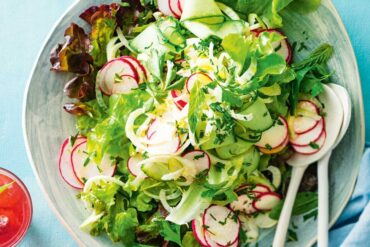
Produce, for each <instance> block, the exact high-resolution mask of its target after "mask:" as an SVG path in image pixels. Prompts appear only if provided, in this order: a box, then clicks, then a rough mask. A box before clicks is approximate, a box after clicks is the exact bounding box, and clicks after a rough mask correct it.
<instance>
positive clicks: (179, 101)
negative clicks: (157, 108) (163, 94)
mask: <svg viewBox="0 0 370 247" xmlns="http://www.w3.org/2000/svg"><path fill="white" fill-rule="evenodd" d="M171 96H172V99H173V101H174V102H175V104H176V106H177V108H179V110H182V109H184V107H185V106H186V105H187V104H188V101H187V99H186V97H184V96H185V95H183V94H181V91H180V90H171Z"/></svg>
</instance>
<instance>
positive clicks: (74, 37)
mask: <svg viewBox="0 0 370 247" xmlns="http://www.w3.org/2000/svg"><path fill="white" fill-rule="evenodd" d="M64 37H65V40H66V42H65V43H64V44H58V45H57V46H56V47H55V48H54V49H53V51H52V52H51V55H50V63H51V65H52V67H51V69H52V70H54V71H61V72H72V73H76V74H81V75H87V74H89V73H90V71H91V68H90V65H91V64H92V62H93V58H92V57H91V56H90V54H89V46H90V40H89V37H88V36H87V35H86V33H85V31H84V30H83V29H82V28H81V27H79V26H78V25H77V24H75V23H72V24H71V25H70V26H69V27H68V28H67V29H66V31H65V33H64Z"/></svg>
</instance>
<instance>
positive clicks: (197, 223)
mask: <svg viewBox="0 0 370 247" xmlns="http://www.w3.org/2000/svg"><path fill="white" fill-rule="evenodd" d="M191 228H192V230H193V234H194V237H195V239H196V240H197V241H198V243H199V244H200V245H201V246H202V247H208V244H207V242H206V239H205V236H204V227H203V221H202V220H201V219H193V221H192V222H191Z"/></svg>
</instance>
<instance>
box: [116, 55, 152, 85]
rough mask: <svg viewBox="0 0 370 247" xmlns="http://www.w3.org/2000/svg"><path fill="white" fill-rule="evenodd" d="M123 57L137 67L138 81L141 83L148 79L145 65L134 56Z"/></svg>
mask: <svg viewBox="0 0 370 247" xmlns="http://www.w3.org/2000/svg"><path fill="white" fill-rule="evenodd" d="M121 58H123V59H126V60H128V61H129V62H130V63H131V64H132V65H133V66H134V68H135V69H136V71H137V73H138V83H139V84H141V83H143V82H145V81H146V80H147V72H146V69H145V68H144V66H143V65H142V64H141V63H140V61H139V60H137V59H136V58H134V57H131V56H122V57H121Z"/></svg>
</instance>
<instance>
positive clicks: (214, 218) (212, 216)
mask: <svg viewBox="0 0 370 247" xmlns="http://www.w3.org/2000/svg"><path fill="white" fill-rule="evenodd" d="M209 215H210V216H211V218H212V219H213V220H214V221H217V219H216V217H215V216H214V215H213V214H209Z"/></svg>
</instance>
